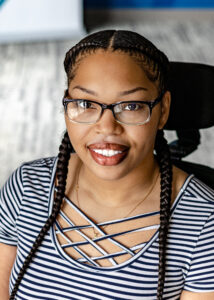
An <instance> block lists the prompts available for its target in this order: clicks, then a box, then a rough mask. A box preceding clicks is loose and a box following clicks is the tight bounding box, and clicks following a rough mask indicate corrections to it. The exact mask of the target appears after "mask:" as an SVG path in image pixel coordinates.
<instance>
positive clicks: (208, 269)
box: [184, 213, 214, 293]
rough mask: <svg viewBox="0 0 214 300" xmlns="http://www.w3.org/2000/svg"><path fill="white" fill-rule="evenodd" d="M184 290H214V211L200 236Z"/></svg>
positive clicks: (198, 291)
mask: <svg viewBox="0 0 214 300" xmlns="http://www.w3.org/2000/svg"><path fill="white" fill-rule="evenodd" d="M184 290H187V291H191V292H197V293H200V292H213V291H214V213H212V214H211V215H210V216H209V218H208V220H207V222H206V223H205V225H204V227H203V229H202V231H201V234H200V236H199V239H198V242H197V245H196V247H195V249H194V252H193V254H192V261H191V265H190V269H189V271H188V274H187V277H186V280H185V285H184Z"/></svg>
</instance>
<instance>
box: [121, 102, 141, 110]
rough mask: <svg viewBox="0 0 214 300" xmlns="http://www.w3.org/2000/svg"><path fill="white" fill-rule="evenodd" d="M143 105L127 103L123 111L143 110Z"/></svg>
mask: <svg viewBox="0 0 214 300" xmlns="http://www.w3.org/2000/svg"><path fill="white" fill-rule="evenodd" d="M141 108H142V107H141V105H140V104H139V103H127V104H125V105H124V107H123V110H126V111H137V110H139V109H141Z"/></svg>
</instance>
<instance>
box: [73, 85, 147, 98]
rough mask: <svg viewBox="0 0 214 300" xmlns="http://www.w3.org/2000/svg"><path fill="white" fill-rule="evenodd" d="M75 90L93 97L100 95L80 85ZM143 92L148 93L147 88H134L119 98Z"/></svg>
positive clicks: (124, 92)
mask: <svg viewBox="0 0 214 300" xmlns="http://www.w3.org/2000/svg"><path fill="white" fill-rule="evenodd" d="M74 89H78V90H81V91H82V92H85V93H87V94H90V95H93V96H98V94H97V93H96V92H94V91H92V90H89V89H86V88H84V87H82V86H80V85H76V86H75V87H74V88H73V90H74ZM142 90H143V91H148V89H147V88H144V87H141V86H138V87H136V88H134V89H131V90H127V91H123V92H120V93H119V96H126V95H129V94H132V93H135V92H138V91H142Z"/></svg>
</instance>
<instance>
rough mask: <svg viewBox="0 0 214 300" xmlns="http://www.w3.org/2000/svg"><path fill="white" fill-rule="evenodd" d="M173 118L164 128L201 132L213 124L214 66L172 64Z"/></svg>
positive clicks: (170, 78)
mask: <svg viewBox="0 0 214 300" xmlns="http://www.w3.org/2000/svg"><path fill="white" fill-rule="evenodd" d="M170 64H171V70H170V76H169V90H170V92H171V94H172V103H171V109H170V116H169V119H168V121H167V124H166V126H165V129H169V130H178V129H200V128H208V127H211V126H213V125H214V67H213V66H209V65H204V64H197V63H183V62H171V63H170Z"/></svg>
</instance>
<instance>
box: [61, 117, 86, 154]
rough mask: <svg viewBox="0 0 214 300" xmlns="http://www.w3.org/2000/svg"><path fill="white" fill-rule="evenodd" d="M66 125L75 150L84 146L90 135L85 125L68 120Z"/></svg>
mask: <svg viewBox="0 0 214 300" xmlns="http://www.w3.org/2000/svg"><path fill="white" fill-rule="evenodd" d="M66 127H67V131H68V135H69V138H70V141H71V144H72V146H73V147H74V149H75V151H77V152H78V150H79V149H80V148H81V147H82V143H81V142H83V141H84V140H85V138H86V137H87V135H88V129H87V127H86V126H84V125H79V124H75V123H72V122H70V121H69V120H66Z"/></svg>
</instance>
